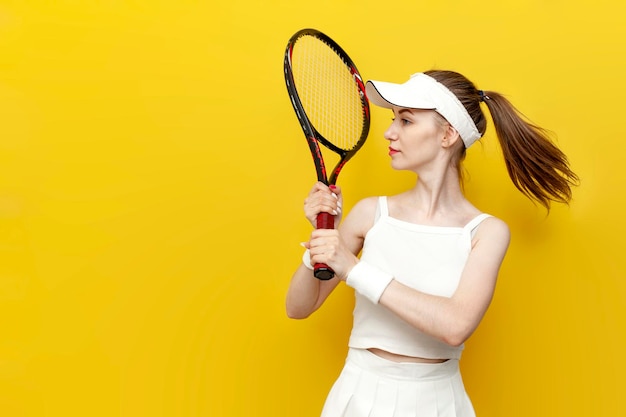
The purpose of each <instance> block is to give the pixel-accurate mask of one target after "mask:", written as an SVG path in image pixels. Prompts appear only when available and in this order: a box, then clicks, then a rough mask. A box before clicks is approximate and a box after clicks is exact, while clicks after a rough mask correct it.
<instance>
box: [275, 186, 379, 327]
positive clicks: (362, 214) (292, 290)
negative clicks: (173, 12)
mask: <svg viewBox="0 0 626 417" xmlns="http://www.w3.org/2000/svg"><path fill="white" fill-rule="evenodd" d="M320 189H321V190H322V191H321V194H324V193H325V191H324V190H323V187H321V188H318V189H317V190H313V191H312V194H309V198H307V200H306V201H305V212H306V213H308V215H307V218H309V220H312V219H313V218H314V216H310V215H309V214H310V213H315V212H319V211H317V210H320V211H327V210H331V211H332V201H330V200H328V199H327V198H325V197H327V196H325V197H320V196H319V195H317V196H316V194H317V193H318V192H319V190H320ZM335 192H337V191H335ZM318 197H320V198H318ZM338 197H340V194H339V195H338ZM322 206H324V207H322ZM375 210H376V200H375V199H372V198H370V199H366V200H363V201H361V202H359V203H357V204H356V205H355V206H354V208H353V209H352V210H351V211H350V213H349V215H348V216H346V218H345V220H344V221H343V223H341V225H340V226H339V228H338V230H323V229H319V230H314V231H313V232H312V233H311V240H310V241H309V242H306V243H305V245H306V247H307V248H309V249H310V253H311V263H312V264H314V263H316V262H320V258H321V257H323V258H324V259H330V260H332V261H333V262H334V263H337V262H338V261H337V260H338V259H340V258H341V259H342V262H343V264H347V265H352V266H353V265H354V264H356V263H357V262H358V258H357V257H356V255H357V254H358V253H359V252H360V251H361V248H362V247H363V238H364V236H365V233H367V230H369V228H371V226H372V224H373V220H374V214H375ZM335 273H336V274H335V277H334V278H332V279H330V280H328V281H321V280H319V279H317V278H315V277H314V276H313V271H312V270H311V269H309V268H307V267H305V266H304V264H301V265H300V266H299V267H298V269H297V270H296V272H295V273H294V274H293V277H292V278H291V283H290V285H289V290H288V291H287V300H286V308H287V316H288V317H290V318H295V319H302V318H306V317H308V316H310V315H311V314H312V313H313V312H315V311H316V310H317V309H318V308H319V307H320V306H321V305H322V304H323V303H324V301H326V299H327V298H328V296H329V295H330V293H332V291H333V290H334V289H335V288H336V287H337V285H338V284H339V282H340V281H341V279H340V276H341V275H342V274H341V273H342V271H341V270H339V271H337V270H336V271H335Z"/></svg>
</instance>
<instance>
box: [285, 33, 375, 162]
mask: <svg viewBox="0 0 626 417" xmlns="http://www.w3.org/2000/svg"><path fill="white" fill-rule="evenodd" d="M291 62H292V72H293V77H294V83H295V86H296V89H297V91H298V96H299V98H300V101H301V102H302V106H303V107H304V111H305V112H306V114H307V117H308V118H309V120H310V121H311V124H312V125H313V126H314V127H315V129H316V130H317V131H318V132H319V133H320V134H321V135H322V136H323V137H324V138H325V139H326V140H328V141H329V142H331V143H332V144H333V145H335V146H337V147H338V148H341V149H344V150H346V151H348V150H351V149H353V148H354V147H355V146H356V145H357V144H358V142H359V139H360V137H361V134H362V131H363V127H364V123H365V114H364V109H363V102H362V98H361V93H360V89H359V88H358V87H357V83H356V81H355V79H354V76H353V75H352V72H351V71H350V67H349V66H348V65H347V64H346V62H344V60H343V59H342V58H341V56H340V55H338V53H337V52H336V51H335V50H333V49H332V48H331V47H330V46H329V45H328V44H327V43H325V42H323V41H322V40H321V39H318V38H316V37H314V36H303V37H301V38H300V39H298V41H297V42H296V44H295V45H294V48H293V51H292V58H291Z"/></svg>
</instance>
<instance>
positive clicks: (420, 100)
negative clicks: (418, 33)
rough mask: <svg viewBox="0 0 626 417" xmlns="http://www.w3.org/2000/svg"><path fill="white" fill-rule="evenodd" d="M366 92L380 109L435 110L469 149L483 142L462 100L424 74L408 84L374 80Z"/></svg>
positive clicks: (416, 75)
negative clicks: (474, 144) (473, 144)
mask: <svg viewBox="0 0 626 417" xmlns="http://www.w3.org/2000/svg"><path fill="white" fill-rule="evenodd" d="M365 88H366V90H365V91H366V93H367V97H368V99H369V100H370V101H371V102H372V103H374V104H375V105H377V106H380V107H384V108H387V109H391V108H392V107H393V106H396V107H406V108H409V109H424V110H435V111H436V112H437V113H439V114H440V115H442V116H443V117H444V118H445V119H446V120H447V121H448V123H450V124H451V125H452V127H454V128H455V129H456V130H457V132H459V135H460V136H461V139H462V140H463V143H464V144H465V147H466V148H469V147H470V145H471V144H472V143H474V142H476V141H477V140H478V139H480V136H481V135H480V133H479V132H478V129H477V128H476V125H475V124H474V121H473V120H472V118H471V117H470V115H469V113H468V112H467V110H466V109H465V107H464V106H463V105H462V104H461V102H460V101H459V99H458V98H457V97H456V96H455V95H454V94H453V93H452V91H450V90H448V88H447V87H446V86H444V85H443V84H441V83H439V82H438V81H436V80H435V79H434V78H432V77H430V76H428V75H426V74H424V73H421V72H420V73H417V74H413V75H411V78H409V80H408V81H407V82H405V83H404V84H394V83H388V82H384V81H372V80H370V81H368V82H367V84H366V87H365Z"/></svg>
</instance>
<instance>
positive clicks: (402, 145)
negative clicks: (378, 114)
mask: <svg viewBox="0 0 626 417" xmlns="http://www.w3.org/2000/svg"><path fill="white" fill-rule="evenodd" d="M393 115H394V118H393V122H392V123H391V126H389V128H388V129H387V130H386V131H385V139H387V140H388V141H389V156H390V157H391V166H392V167H393V168H394V169H399V170H410V171H418V170H419V169H420V168H424V167H427V166H428V165H429V164H430V163H431V162H433V161H435V160H436V159H437V156H438V155H440V151H441V149H442V147H441V139H442V138H443V137H444V134H445V126H444V123H446V122H445V120H443V119H442V118H441V116H439V115H438V114H437V113H436V112H435V111H434V110H418V109H407V108H403V107H394V108H393Z"/></svg>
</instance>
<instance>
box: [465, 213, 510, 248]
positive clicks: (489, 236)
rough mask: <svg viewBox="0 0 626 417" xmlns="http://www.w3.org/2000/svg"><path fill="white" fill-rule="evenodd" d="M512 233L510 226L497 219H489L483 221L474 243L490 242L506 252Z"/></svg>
mask: <svg viewBox="0 0 626 417" xmlns="http://www.w3.org/2000/svg"><path fill="white" fill-rule="evenodd" d="M510 240H511V231H510V229H509V226H508V225H507V224H506V223H505V222H504V221H503V220H501V219H499V218H497V217H493V216H491V217H488V218H486V219H485V220H483V221H482V222H481V224H480V226H479V227H478V229H477V230H476V235H475V236H474V241H475V243H476V242H479V241H482V242H489V243H491V244H493V245H497V246H500V247H502V248H503V249H504V250H506V248H507V247H508V246H509V242H510Z"/></svg>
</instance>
